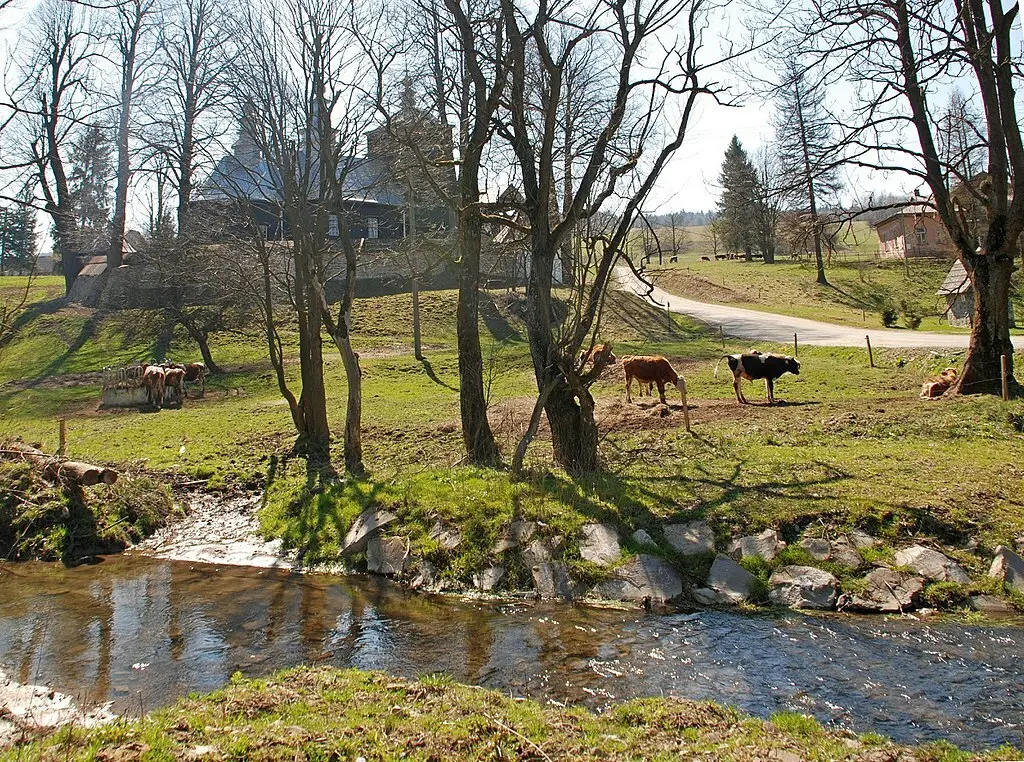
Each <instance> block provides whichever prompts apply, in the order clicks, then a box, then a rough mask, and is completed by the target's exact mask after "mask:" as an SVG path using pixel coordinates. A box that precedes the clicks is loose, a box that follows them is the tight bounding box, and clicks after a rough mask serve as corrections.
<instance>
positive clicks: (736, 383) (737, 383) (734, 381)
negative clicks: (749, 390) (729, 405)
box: [732, 376, 747, 405]
mask: <svg viewBox="0 0 1024 762" xmlns="http://www.w3.org/2000/svg"><path fill="white" fill-rule="evenodd" d="M732 388H733V389H734V390H735V391H736V401H737V402H739V403H740V404H741V405H745V404H747V398H746V397H744V396H743V391H742V390H741V389H740V377H739V376H733V377H732Z"/></svg>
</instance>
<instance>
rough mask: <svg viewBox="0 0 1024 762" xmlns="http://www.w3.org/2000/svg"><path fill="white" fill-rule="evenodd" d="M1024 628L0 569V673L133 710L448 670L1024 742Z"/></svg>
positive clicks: (357, 583) (154, 567)
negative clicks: (292, 683) (339, 672)
mask: <svg viewBox="0 0 1024 762" xmlns="http://www.w3.org/2000/svg"><path fill="white" fill-rule="evenodd" d="M1022 645H1024V628H1020V627H1017V626H1011V625H1000V626H995V625H985V626H966V625H959V624H947V623H938V624H924V623H920V622H914V621H905V620H892V619H888V620H885V619H880V618H868V617H845V616H844V617H839V616H822V617H810V616H803V615H799V614H795V613H791V614H786V615H783V616H777V617H770V616H751V615H744V614H738V613H731V612H716V611H706V612H702V613H699V614H672V615H646V614H644V613H642V612H636V611H622V610H606V609H594V608H588V607H582V606H581V607H569V606H565V605H558V604H551V605H548V604H535V603H509V602H467V601H464V600H453V599H446V598H441V597H428V596H420V595H415V594H411V593H408V592H405V591H403V590H402V589H400V588H398V587H396V586H393V585H390V584H388V583H385V582H382V581H374V580H372V579H370V580H368V579H363V578H337V577H326V576H317V575H298V574H290V573H288V572H284V571H278V570H270V569H264V570H259V569H251V568H241V567H217V566H208V565H201V564H190V563H184V562H175V561H163V560H155V559H148V558H141V557H127V556H122V557H115V558H108V559H106V560H104V561H103V562H102V563H99V564H96V565H94V566H82V567H78V568H75V569H65V568H62V567H58V566H53V565H44V564H21V565H16V566H7V567H4V568H2V569H0V669H2V670H6V671H7V672H8V674H10V676H11V677H12V678H14V679H15V680H18V681H19V682H23V683H44V684H47V685H49V686H51V687H52V688H54V689H56V690H59V691H62V692H65V693H69V694H71V695H73V696H75V697H77V698H78V699H79V700H81V701H87V702H106V701H113V702H114V706H115V708H117V709H119V710H120V711H122V712H126V713H128V714H129V715H134V714H136V713H138V712H145V711H149V710H151V709H153V708H156V707H158V706H161V705H164V704H167V703H169V702H171V701H173V700H174V699H175V698H177V697H179V696H181V695H183V694H185V693H188V692H190V691H208V690H212V689H214V688H217V687H219V686H221V685H224V683H225V682H226V681H227V680H228V678H229V677H230V676H231V675H232V673H234V672H242V673H243V674H245V675H251V676H256V675H263V674H266V673H269V672H271V671H273V670H276V669H279V668H282V667H288V666H292V665H296V664H303V663H326V664H333V665H338V666H343V667H347V666H352V667H359V668H361V669H377V670H386V671H388V672H391V673H394V674H398V675H403V676H408V677H414V676H416V675H420V674H424V673H428V672H447V673H449V674H451V675H452V676H453V677H454V678H455V679H457V680H459V681H461V682H466V683H474V684H477V685H483V686H487V687H490V688H495V689H498V690H501V691H504V692H506V693H512V694H515V695H526V696H532V697H535V698H539V699H541V700H552V701H560V702H582V703H585V704H587V705H589V706H591V707H594V708H596V709H600V708H601V707H603V706H607V705H608V704H610V703H612V702H614V701H618V700H622V699H626V698H631V697H636V696H658V695H671V696H681V697H686V698H696V699H714V700H716V701H721V702H725V703H728V704H733V705H736V706H738V707H740V708H742V709H744V710H746V711H748V712H752V713H754V714H757V715H761V716H767V715H768V714H771V713H772V712H776V711H780V710H796V711H801V712H806V713H810V714H813V715H814V716H816V717H817V718H819V719H820V720H822V721H824V722H826V723H832V724H835V725H840V726H844V727H849V728H852V729H854V730H857V731H861V732H864V731H875V732H878V733H882V734H884V735H888V736H891V737H893V738H895V739H897V740H900V741H907V742H914V741H926V740H935V739H947V740H949V741H952V742H953V743H956V744H958V745H961V746H965V747H971V748H980V747H990V746H995V745H997V744H1000V743H1005V742H1010V743H1014V744H1018V745H1019V744H1020V743H1021V739H1022V732H1024V660H1022V659H1021V658H1020V655H1021V646H1022Z"/></svg>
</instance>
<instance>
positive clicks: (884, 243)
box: [875, 214, 955, 259]
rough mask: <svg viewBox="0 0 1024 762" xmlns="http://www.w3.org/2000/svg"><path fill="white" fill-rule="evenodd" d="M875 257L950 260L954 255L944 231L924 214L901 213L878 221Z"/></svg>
mask: <svg viewBox="0 0 1024 762" xmlns="http://www.w3.org/2000/svg"><path fill="white" fill-rule="evenodd" d="M875 232H877V233H878V256H879V257H880V258H881V259H904V258H906V257H951V256H953V255H954V254H955V251H954V249H953V244H952V242H951V241H950V240H949V235H948V234H947V233H946V228H945V227H944V226H943V225H942V223H941V222H939V221H938V220H937V219H935V218H934V217H931V216H927V215H915V214H904V215H901V216H898V217H893V218H890V219H888V220H885V221H883V222H880V223H879V224H878V225H877V226H876V228H875Z"/></svg>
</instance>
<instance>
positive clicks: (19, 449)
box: [0, 442, 117, 487]
mask: <svg viewBox="0 0 1024 762" xmlns="http://www.w3.org/2000/svg"><path fill="white" fill-rule="evenodd" d="M0 455H5V456H8V457H9V456H16V457H19V458H21V460H24V461H27V462H29V463H31V464H32V465H33V466H35V467H36V468H38V469H39V470H41V471H42V472H43V475H44V476H46V477H47V478H49V479H53V480H56V481H60V482H70V483H72V484H78V485H80V486H82V487H91V486H93V485H94V484H99V483H100V482H102V483H103V484H113V483H114V482H116V481H117V471H115V470H114V469H112V468H105V467H104V466H94V465H92V464H91V463H83V462H81V461H78V460H61V459H60V458H56V457H54V456H52V455H47V454H46V453H45V452H43V451H42V450H37V449H36V448H35V447H32V446H31V445H27V444H24V443H22V442H8V443H7V445H6V446H5V447H4V449H2V450H0Z"/></svg>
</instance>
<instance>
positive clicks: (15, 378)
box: [0, 263, 1024, 607]
mask: <svg viewBox="0 0 1024 762" xmlns="http://www.w3.org/2000/svg"><path fill="white" fill-rule="evenodd" d="M715 264H721V263H715ZM757 266H760V267H763V265H757ZM50 285H52V284H47V283H43V284H41V286H40V288H41V289H44V291H42V292H41V295H40V296H39V299H40V301H39V302H38V304H37V306H36V309H35V311H34V312H32V313H30V314H29V315H28V317H27V319H26V321H25V324H24V325H23V327H22V331H21V333H20V335H19V336H18V337H17V338H16V339H15V341H14V342H12V343H11V344H10V345H9V346H7V347H6V348H4V350H3V351H2V352H0V411H2V413H3V415H2V416H0V436H4V435H6V436H13V435H21V436H23V437H24V438H25V439H26V440H28V441H30V442H35V443H39V444H40V445H41V446H42V448H43V449H45V450H48V451H54V450H56V447H57V431H58V425H57V419H58V417H61V416H64V417H66V418H67V419H68V432H69V454H70V455H71V456H72V457H75V458H78V459H82V460H86V461H90V462H96V463H103V464H110V465H117V466H121V467H125V466H127V467H128V468H129V469H134V470H144V471H145V472H147V473H150V474H155V475H158V476H160V477H161V478H165V479H174V480H177V481H178V482H188V483H191V484H192V486H193V487H195V486H198V485H203V486H205V487H206V488H207V489H211V490H221V489H234V488H238V487H252V488H259V489H264V488H265V489H266V490H267V500H266V505H265V507H264V509H263V511H262V513H261V520H262V526H263V530H264V532H265V533H266V535H267V536H268V537H281V538H283V539H284V541H285V544H286V546H288V547H290V548H294V549H297V550H298V551H300V553H301V555H302V558H303V560H304V562H306V563H313V564H315V563H318V562H323V563H331V562H333V561H335V560H336V559H337V553H338V549H339V547H340V543H341V540H342V538H343V537H344V535H345V532H346V531H347V529H348V527H349V526H350V525H351V522H352V521H353V519H354V518H355V516H357V515H358V514H359V512H360V511H362V510H363V509H364V508H366V507H369V506H377V507H382V508H386V509H389V510H391V511H393V512H394V513H395V514H396V515H397V521H396V522H395V523H394V524H393V525H392V526H390V527H389V529H388V532H389V533H393V534H394V535H396V536H399V537H401V538H404V539H405V541H406V542H407V544H408V547H409V550H410V553H411V555H413V556H414V557H416V558H420V559H426V560H430V561H431V563H434V564H435V565H436V566H437V567H438V569H439V572H440V574H441V576H442V578H443V579H445V580H447V581H448V583H450V584H451V585H452V586H455V587H461V586H468V585H470V584H471V582H472V575H473V572H474V571H477V570H479V569H480V568H482V567H484V566H487V565H489V564H492V563H497V562H498V561H499V560H500V559H499V558H498V557H497V556H496V555H495V553H494V551H493V548H494V546H495V543H496V542H497V541H498V540H499V539H500V537H501V535H502V533H503V531H504V530H505V529H507V527H508V526H509V524H510V523H511V522H512V521H513V520H517V519H523V520H528V521H537V522H542V523H543V525H544V527H545V528H544V530H543V531H544V534H545V535H547V536H550V537H553V538H561V539H562V540H563V541H564V547H563V548H562V551H561V554H562V557H563V558H564V560H565V561H566V562H567V563H568V564H569V567H570V571H571V572H572V574H573V575H574V578H575V579H578V580H583V581H591V580H595V579H598V578H600V576H601V575H602V574H606V573H607V571H605V570H601V569H598V568H596V567H594V566H593V565H592V564H588V563H587V562H584V561H582V560H581V559H580V555H579V551H578V548H577V547H576V542H577V540H576V537H577V534H578V530H579V528H580V527H581V526H582V525H583V524H585V523H590V522H605V523H608V524H611V525H612V526H613V527H614V528H616V529H617V530H618V531H619V533H620V535H621V536H622V537H623V538H626V539H625V542H624V550H625V556H624V557H623V560H624V561H625V560H627V559H628V558H629V556H630V555H631V554H633V553H637V552H640V550H641V549H640V548H639V547H638V546H636V545H634V544H631V543H632V541H631V540H629V539H628V538H629V536H630V535H631V534H632V533H633V532H634V531H635V530H638V529H644V530H645V531H647V532H648V533H649V534H651V535H652V536H653V537H655V538H659V536H660V526H661V525H662V524H664V523H666V522H678V521H690V520H693V519H705V520H707V521H708V522H709V523H710V524H711V525H712V527H713V529H714V531H715V533H716V535H717V537H718V541H719V546H720V547H721V546H722V545H724V543H725V542H726V541H727V540H728V539H730V538H732V537H735V536H737V535H738V534H745V533H750V532H756V531H758V530H761V529H765V528H773V529H777V530H779V531H780V533H781V534H782V535H783V537H784V538H785V539H786V540H787V541H789V542H790V543H791V547H790V548H789V549H787V551H786V552H785V553H784V554H783V555H782V556H780V557H779V559H777V560H776V561H774V562H773V563H772V564H770V565H761V566H754V567H752V570H753V571H755V572H756V573H757V574H759V575H760V576H762V577H763V578H767V575H768V574H769V573H770V572H771V569H772V567H773V566H778V565H780V564H784V563H787V564H792V563H808V562H809V558H808V557H807V555H806V554H805V553H803V552H802V551H801V549H800V548H798V547H795V546H793V544H794V543H795V541H796V540H798V539H799V537H800V536H801V534H802V533H804V532H806V531H807V530H814V531H815V532H820V533H821V534H823V535H825V536H834V535H836V534H838V533H841V532H843V531H845V530H848V529H851V528H854V527H857V528H860V529H863V530H866V531H868V532H870V533H872V534H873V535H875V536H877V537H878V538H879V539H880V540H881V543H880V545H879V546H877V547H876V548H874V549H872V550H871V552H870V553H867V554H865V555H864V557H863V558H862V565H861V566H859V567H856V568H851V567H845V568H834V569H830V570H832V571H834V573H836V574H837V576H838V577H839V578H840V581H841V582H844V583H847V582H851V581H853V578H854V577H855V575H858V574H859V573H861V572H863V571H864V570H865V569H867V568H870V565H871V564H873V563H876V562H879V561H883V562H884V561H886V560H891V558H892V554H893V552H894V550H896V549H899V548H901V547H906V546H908V545H911V544H914V543H915V542H924V543H925V544H931V545H934V546H936V547H942V548H944V550H945V551H946V552H948V553H950V554H951V555H953V556H955V557H956V559H957V560H958V561H959V562H960V563H961V564H962V565H963V566H964V567H965V568H966V569H967V570H968V571H969V572H970V573H971V575H972V577H973V578H974V579H975V580H976V582H975V583H973V585H972V586H963V587H961V588H958V589H957V590H955V591H949V590H945V589H943V591H941V592H942V594H943V597H942V598H941V601H940V599H939V598H938V594H936V602H943V605H946V606H954V607H955V606H960V605H963V603H964V601H965V600H966V596H967V595H968V594H969V593H971V592H986V591H990V590H991V588H992V585H991V583H990V582H988V581H987V579H986V577H985V572H986V571H987V564H988V563H989V561H990V560H991V553H992V550H993V549H994V547H995V546H996V545H998V544H1004V545H1011V546H1012V545H1013V543H1014V540H1015V538H1017V537H1018V536H1019V535H1022V534H1024V471H1022V469H1021V466H1020V463H1021V462H1022V456H1024V434H1022V431H1024V401H1020V400H1017V401H1013V402H1011V403H1002V402H1001V401H999V400H996V399H992V398H962V399H953V400H938V401H934V402H927V403H926V402H921V401H919V400H918V399H917V392H918V390H919V388H920V383H921V381H922V380H923V379H924V378H925V377H927V376H928V375H930V374H932V373H934V372H936V371H937V370H939V369H941V368H943V367H945V366H947V365H957V366H958V365H960V364H961V363H962V353H961V354H955V353H954V354H942V353H934V352H928V351H912V350H899V351H897V350H891V351H889V350H881V351H878V352H876V363H877V365H878V367H875V368H868V367H867V362H866V357H865V353H864V351H863V350H860V349H832V348H818V347H808V348H806V349H803V348H802V349H801V351H800V359H801V361H802V363H803V370H802V372H801V374H800V375H799V376H796V377H794V376H786V377H784V378H783V379H782V380H781V381H780V382H779V384H778V387H777V395H778V397H779V399H780V400H782V401H783V402H782V404H780V405H778V406H776V407H772V408H769V407H766V406H763V405H760V404H755V405H749V406H740V405H739V404H737V403H736V401H735V399H734V397H733V390H732V386H731V383H730V381H729V380H727V379H726V378H725V377H719V378H717V379H716V378H715V377H714V374H713V368H714V365H715V362H716V359H717V358H719V357H720V356H721V354H722V353H723V352H724V351H739V350H745V349H746V348H747V347H748V346H749V344H746V343H745V344H742V345H740V344H736V343H727V346H726V347H722V345H721V344H720V343H719V342H718V340H717V337H716V336H715V335H714V334H713V333H712V332H709V331H707V330H706V329H704V328H703V327H701V326H700V325H698V324H696V323H693V322H692V321H689V320H686V319H684V318H681V317H678V316H673V317H671V318H669V317H666V315H665V313H663V312H660V311H658V310H657V309H655V308H652V307H650V306H648V305H644V304H643V303H641V302H640V301H639V300H637V299H634V298H632V297H629V296H626V295H624V294H613V295H612V296H611V297H610V300H609V305H608V308H607V310H606V313H605V320H604V326H603V330H602V338H603V339H606V340H611V341H613V342H614V343H615V347H616V351H617V352H618V353H620V354H626V353H652V354H653V353H661V354H665V355H666V356H668V357H669V358H670V359H671V361H672V363H673V365H674V366H675V367H676V368H677V369H679V370H681V371H682V373H683V374H684V375H685V377H686V379H687V383H688V386H689V390H690V402H691V404H692V405H693V410H692V419H693V428H694V433H693V434H692V435H688V434H686V433H685V432H684V431H683V430H682V416H681V414H680V411H679V409H678V407H670V408H665V407H662V406H658V405H655V404H653V402H652V400H651V399H650V398H644V399H641V400H639V404H634V405H627V404H625V402H624V400H623V390H622V380H621V375H620V372H619V371H618V369H617V368H616V367H612V368H611V369H610V370H609V371H608V372H607V373H606V376H605V378H603V379H601V380H600V381H599V382H598V383H597V384H596V386H595V387H594V392H595V396H596V399H597V417H598V423H599V427H600V431H601V434H602V443H601V449H600V454H601V461H602V464H603V469H602V471H601V472H600V473H599V474H597V475H594V476H592V477H588V478H583V479H573V478H570V476H569V475H567V474H566V473H565V472H564V471H562V470H561V469H559V468H557V467H556V466H555V465H554V464H553V463H552V459H551V454H550V438H549V434H548V432H547V431H546V429H545V428H543V427H542V429H541V432H540V435H539V436H538V439H537V441H536V442H535V443H534V444H533V445H532V447H531V448H530V450H529V452H528V456H527V475H526V478H524V479H523V480H521V481H513V480H512V479H511V478H510V475H509V474H508V472H507V471H504V470H481V469H473V468H468V467H465V466H463V465H460V458H461V453H462V444H461V433H460V428H459V412H458V391H457V387H458V373H457V358H456V353H455V294H454V293H453V292H427V293H425V294H424V295H423V309H422V314H423V321H424V326H423V331H424V343H425V354H426V357H427V359H426V360H425V361H417V360H415V359H414V358H413V357H412V352H411V327H410V325H411V319H410V313H411V305H410V299H409V296H408V295H395V296H387V297H379V298H374V299H363V300H359V301H358V303H357V305H356V309H355V338H354V344H355V346H356V348H357V349H358V350H359V351H360V353H361V355H362V365H363V369H364V390H363V396H364V404H365V408H364V414H363V421H364V434H363V442H364V448H365V458H366V464H367V466H368V468H369V470H370V473H371V475H370V477H369V478H368V479H366V480H360V481H352V480H347V479H341V478H340V477H339V476H338V475H337V474H331V473H324V472H322V471H316V470H312V469H309V468H307V464H306V463H305V461H304V460H302V459H300V458H295V457H291V456H290V455H289V448H290V445H291V442H292V439H293V434H292V431H291V424H290V419H289V416H288V412H287V407H286V406H285V405H284V403H283V400H282V399H281V398H280V396H279V394H278V392H277V389H276V385H275V383H274V381H273V380H272V377H271V374H270V373H269V370H268V367H267V364H266V360H265V359H264V356H263V351H264V348H263V346H262V343H261V341H260V339H259V336H258V335H257V334H240V335H239V334H232V335H225V336H218V337H216V338H215V340H214V342H213V349H214V353H215V355H216V357H217V359H218V361H219V362H221V363H223V364H224V365H225V366H226V367H227V369H228V372H227V373H225V374H223V375H220V376H215V377H213V378H212V379H211V380H210V383H209V384H208V387H207V395H206V397H205V398H204V399H201V400H193V399H189V400H188V402H187V404H186V405H185V406H184V407H183V408H182V409H179V410H163V411H160V412H159V413H153V414H145V413H140V412H137V411H132V410H123V411H99V410H97V409H96V408H97V405H98V402H99V398H100V377H99V374H98V372H99V370H100V369H101V368H102V366H103V365H107V364H114V363H123V362H128V361H131V360H144V359H146V358H148V357H151V356H153V355H154V354H155V353H156V352H157V351H158V349H160V348H158V347H157V346H156V345H155V341H154V339H153V337H151V336H147V335H139V334H138V332H132V331H129V330H127V329H126V327H125V326H126V324H130V323H133V322H134V323H137V324H145V320H144V318H145V317H146V316H143V315H134V316H133V315H123V314H122V315H104V314H101V313H97V312H94V311H91V310H83V309H82V308H79V307H68V306H63V305H61V304H60V303H59V302H53V301H47V299H49V298H50V294H49V293H48V292H45V288H49V286H50ZM517 306H518V303H517V297H515V296H514V295H509V294H506V293H504V292H493V293H491V294H488V295H487V297H486V298H485V299H484V309H483V315H482V320H481V330H482V333H483V343H484V357H485V366H486V367H485V374H486V377H487V382H488V389H489V395H490V397H489V402H490V416H491V421H492V425H493V427H494V429H495V431H496V435H497V437H498V440H499V444H500V446H501V448H502V452H503V453H504V454H505V456H506V457H509V456H510V454H511V452H512V449H513V448H514V445H515V442H516V441H517V439H518V437H519V435H520V434H521V432H522V431H523V430H524V428H525V426H526V422H527V419H528V416H529V411H530V409H531V408H532V405H533V399H534V397H533V395H534V394H535V388H534V386H533V380H532V371H531V369H530V364H529V353H528V349H527V346H526V342H525V337H524V330H523V328H522V325H521V323H520V322H519V321H518V319H517V317H516V314H517ZM285 338H286V348H289V351H292V350H293V348H294V336H293V335H291V334H288V335H286V337H285ZM761 348H762V349H771V348H772V347H770V346H767V345H763V346H762V347H761ZM777 349H779V350H781V351H788V348H786V347H779V348H777ZM167 353H168V354H169V356H171V357H173V358H176V359H189V360H190V359H195V358H196V356H197V354H198V353H197V351H196V349H195V347H194V346H193V345H191V343H190V342H189V340H188V339H187V337H185V336H182V335H175V336H174V337H173V339H172V341H171V344H170V346H169V348H167ZM1020 361H1021V358H1018V362H1020ZM288 375H289V379H290V380H291V381H292V382H295V381H296V377H297V375H298V369H297V367H295V365H289V367H288ZM725 375H726V376H727V375H728V373H726V374H725ZM327 390H328V400H329V412H330V420H331V424H332V426H333V427H334V429H335V431H340V428H341V426H342V416H343V410H344V398H345V397H344V382H343V373H342V370H341V366H340V362H339V361H338V360H337V358H336V357H335V356H334V355H333V354H332V353H328V365H327ZM762 393H763V391H762V389H761V388H760V387H750V388H749V389H748V396H749V397H750V398H751V399H752V400H759V399H760V396H761V394H762ZM337 447H338V448H339V449H340V441H339V442H338V443H337ZM337 454H338V457H337V458H336V460H337V461H340V460H341V458H340V452H339V453H337ZM438 523H441V524H443V525H448V526H451V527H454V528H456V529H458V530H459V532H460V534H461V538H462V540H461V542H460V543H459V544H458V547H457V548H446V547H443V544H441V543H439V542H438V541H437V538H436V537H432V536H431V534H432V530H433V529H434V527H435V525H436V524H438ZM645 552H650V553H654V554H655V555H660V556H661V557H663V558H664V559H665V560H667V561H668V562H669V563H671V564H673V565H675V566H676V568H677V569H678V570H679V571H680V572H682V573H683V574H684V576H685V577H686V579H688V580H689V581H693V582H698V581H699V580H701V579H702V578H703V575H704V574H705V572H706V570H707V566H708V564H709V563H710V558H703V557H695V558H690V559H687V558H683V557H680V556H679V555H678V554H676V553H675V552H674V550H673V549H672V548H671V547H670V546H668V545H667V544H666V543H663V542H661V543H660V544H659V546H658V547H657V548H656V549H653V550H648V551H645ZM815 565H818V564H815ZM508 571H509V574H508V577H507V579H506V581H505V583H504V585H507V586H516V585H519V584H524V585H529V584H530V583H531V582H532V581H531V580H530V579H529V569H526V568H518V566H516V565H515V564H512V565H511V567H510V568H509V570H508Z"/></svg>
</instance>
